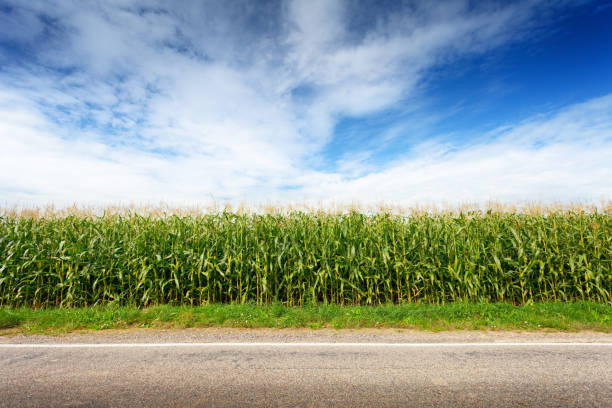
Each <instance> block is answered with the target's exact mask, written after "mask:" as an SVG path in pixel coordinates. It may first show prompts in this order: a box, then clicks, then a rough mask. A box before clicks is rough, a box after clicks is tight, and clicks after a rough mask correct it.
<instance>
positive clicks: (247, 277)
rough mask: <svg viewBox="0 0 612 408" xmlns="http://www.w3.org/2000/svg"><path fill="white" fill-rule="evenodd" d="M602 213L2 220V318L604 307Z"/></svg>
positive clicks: (611, 220) (608, 234) (610, 220)
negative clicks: (124, 312) (67, 312)
mask: <svg viewBox="0 0 612 408" xmlns="http://www.w3.org/2000/svg"><path fill="white" fill-rule="evenodd" d="M610 208H612V207H610ZM610 208H607V209H605V211H603V212H597V211H593V212H585V211H580V210H568V211H554V210H551V211H542V212H541V213H537V212H535V213H534V212H530V213H522V212H510V213H508V212H496V211H486V212H479V211H467V212H463V211H459V212H457V213H427V212H425V213H414V214H411V215H393V214H390V213H386V212H379V213H372V214H370V213H359V212H355V211H351V212H348V213H321V212H311V213H308V212H300V211H298V212H288V213H278V214H253V213H251V214H249V213H237V212H234V213H233V212H227V211H224V212H222V213H213V214H189V215H168V216H166V215H157V216H153V215H138V214H136V213H127V214H103V215H101V216H94V215H88V214H79V215H70V214H69V215H67V216H60V217H56V216H53V215H49V216H44V215H43V216H42V217H39V216H28V215H27V214H26V215H23V214H16V213H10V212H5V214H4V215H0V305H4V306H13V307H20V306H27V307H37V308H39V307H45V308H50V307H83V306H92V305H107V304H117V305H124V306H139V307H141V306H144V307H147V306H151V305H161V304H169V305H189V306H196V305H204V304H214V303H238V304H242V303H257V304H269V303H275V302H276V303H283V304H286V305H288V306H294V305H307V304H310V303H329V304H336V305H356V304H360V305H381V304H382V305H384V304H389V303H395V304H402V303H433V304H436V303H449V302H465V301H470V302H475V303H478V302H491V303H498V302H508V303H512V304H529V303H532V302H554V301H568V302H573V301H576V300H584V301H593V302H600V303H607V304H612V212H611V210H610ZM211 307H217V306H211ZM219 307H221V306H219ZM245 307H246V306H245ZM329 307H330V308H332V306H329ZM381 307H383V309H374V310H385V309H384V307H385V306H381ZM402 307H403V306H402ZM151 310H157V309H155V308H153V309H151ZM190 310H191V309H190ZM193 310H196V309H193ZM206 310H214V309H206ZM223 310H225V309H223ZM228 310H232V309H228ZM262 310H268V309H266V308H263V309H262ZM272 310H274V309H272ZM304 310H308V309H304ZM320 310H322V311H323V310H327V309H320ZM329 310H332V309H329ZM341 310H343V309H341ZM354 310H362V309H354ZM363 310H366V309H363ZM398 310H408V309H401V308H400V309H398ZM363 313H364V315H367V313H366V312H365V311H364V312H363ZM194 319H196V318H195V317H194ZM196 320H197V319H196ZM315 323H316V322H315ZM315 323H313V324H315Z"/></svg>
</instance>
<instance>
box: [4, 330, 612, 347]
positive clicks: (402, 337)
mask: <svg viewBox="0 0 612 408" xmlns="http://www.w3.org/2000/svg"><path fill="white" fill-rule="evenodd" d="M0 334H4V335H2V336H0V344H10V343H13V344H14V343H23V344H36V343H182V342H186V343H189V342H339V343H341V342H385V343H387V342H388V343H393V342H397V343H405V342H410V343H444V342H448V343H455V342H466V343H469V342H605V343H608V342H610V343H612V334H610V333H601V332H595V331H579V332H559V331H503V330H496V331H485V330H470V331H468V330H462V331H459V330H456V331H443V332H427V331H422V330H411V329H383V328H377V329H339V330H335V329H267V328H266V329H236V328H194V329H167V330H160V329H123V330H100V331H83V332H72V333H66V334H54V335H48V334H22V333H11V332H10V331H9V330H5V331H4V332H0Z"/></svg>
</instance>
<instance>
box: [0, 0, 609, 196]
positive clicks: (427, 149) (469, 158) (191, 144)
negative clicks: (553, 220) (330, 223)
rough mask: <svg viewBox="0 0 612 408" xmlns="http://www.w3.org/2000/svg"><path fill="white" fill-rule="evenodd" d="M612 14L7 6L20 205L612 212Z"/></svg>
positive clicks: (287, 6)
mask: <svg viewBox="0 0 612 408" xmlns="http://www.w3.org/2000/svg"><path fill="white" fill-rule="evenodd" d="M610 21H612V1H562V0H559V1H516V2H471V1H441V2H429V1H406V2H400V1H332V0H309V1H270V2H263V1H262V2H252V1H229V2H228V1H205V2H202V1H182V2H161V1H159V2H157V1H140V0H125V1H119V0H112V1H96V2H93V1H92V2H89V1H67V0H66V1H57V2H55V1H37V0H29V1H3V0H0V143H1V145H2V146H3V148H2V149H0V202H4V203H5V204H9V205H12V204H25V205H27V204H45V203H55V204H58V205H64V204H72V203H79V204H107V203H118V202H120V203H128V202H136V203H151V202H152V203H156V202H160V201H166V202H170V203H190V204H199V203H204V202H208V201H210V200H212V199H214V200H217V201H224V200H229V201H234V202H239V201H248V202H255V203H261V202H269V201H271V202H286V201H314V202H326V201H335V202H349V201H350V202H353V201H360V202H380V201H385V202H394V203H401V204H407V205H410V204H418V203H463V202H484V201H488V200H499V201H505V202H517V201H525V200H527V201H559V200H560V201H565V202H568V201H598V200H601V199H605V200H607V199H610V198H611V197H612V182H611V181H610V180H612V164H611V162H612V160H611V158H612V24H610Z"/></svg>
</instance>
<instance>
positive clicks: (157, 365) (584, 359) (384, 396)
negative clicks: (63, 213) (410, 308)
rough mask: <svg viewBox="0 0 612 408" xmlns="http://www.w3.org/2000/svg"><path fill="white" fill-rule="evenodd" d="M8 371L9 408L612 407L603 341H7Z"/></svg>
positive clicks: (197, 337) (4, 380) (610, 341)
mask: <svg viewBox="0 0 612 408" xmlns="http://www.w3.org/2000/svg"><path fill="white" fill-rule="evenodd" d="M237 342H238V343H243V344H237ZM262 342H265V343H266V344H262ZM483 342H484V343H483ZM525 342H528V343H529V344H525ZM564 342H571V343H568V344H559V343H564ZM582 342H586V343H587V344H580V343H582ZM7 343H11V344H10V345H7ZM75 343H79V344H75ZM128 343H129V345H125V344H128ZM198 343H203V344H198ZM227 343H230V344H227ZM288 343H293V344H291V345H289V344H288ZM296 343H300V344H296ZM314 343H317V344H314ZM363 343H367V344H363ZM438 343H440V344H438ZM588 343H590V344H588ZM595 343H597V344H595ZM600 343H606V344H600ZM15 344H17V346H15ZM58 344H60V345H61V346H60V347H58V346H57V345H58ZM92 345H93V346H92ZM0 372H1V375H0V406H2V407H59V406H69V407H120V406H121V407H122V406H130V407H133V406H160V407H162V406H163V407H171V406H180V407H209V406H210V407H234V406H266V407H272V406H279V407H285V406H287V407H289V406H291V407H293V406H305V407H309V406H351V407H355V406H357V407H360V406H363V407H375V406H389V407H409V406H419V407H423V406H425V407H429V406H431V407H439V406H449V407H450V406H452V407H457V406H482V407H493V406H497V407H503V406H508V407H517V406H538V407H572V406H575V407H612V337H611V336H610V335H606V334H591V335H586V336H585V335H580V334H573V335H572V334H568V335H563V334H556V335H533V334H531V335H523V334H520V333H510V334H507V335H504V334H499V333H496V334H492V335H489V334H482V333H480V334H474V333H466V334H462V333H454V334H440V335H436V334H427V335H424V334H420V333H411V332H403V333H402V332H397V333H396V332H391V331H390V332H383V333H382V334H380V335H379V334H378V333H376V332H366V333H365V334H364V333H363V332H349V333H339V334H338V333H335V334H334V333H331V332H307V331H299V332H291V331H283V332H281V334H280V335H279V334H277V333H275V332H272V331H267V332H266V331H264V332H248V331H247V332H244V331H242V332H240V331H228V332H223V331H208V332H207V331H201V332H165V333H161V334H160V333H158V332H150V331H149V332H146V331H139V332H137V333H135V334H134V333H127V334H126V333H121V332H117V333H115V334H103V335H97V334H87V335H73V336H66V337H59V338H57V337H49V336H35V337H1V338H0Z"/></svg>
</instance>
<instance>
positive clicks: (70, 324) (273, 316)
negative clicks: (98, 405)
mask: <svg viewBox="0 0 612 408" xmlns="http://www.w3.org/2000/svg"><path fill="white" fill-rule="evenodd" d="M136 327H145V328H146V327H150V328H177V329H180V328H190V327H237V328H261V327H267V328H312V329H318V328H335V329H344V328H374V327H383V328H385V327H386V328H411V329H421V330H429V331H443V330H560V331H577V330H595V331H601V332H607V333H612V305H610V304H603V303H595V302H550V303H533V304H529V305H523V306H514V305H511V304H508V303H469V302H455V303H447V304H441V305H435V304H425V303H412V304H401V305H397V304H386V305H380V306H339V305H324V304H312V305H305V306H301V307H289V306H285V305H283V304H280V303H279V304H271V305H257V304H210V305H205V306H193V307H192V306H170V305H161V306H152V307H147V308H137V307H130V306H112V305H107V306H94V307H83V308H48V309H32V308H25V307H24V308H12V307H0V334H4V335H6V334H17V333H21V334H35V333H47V334H57V333H67V332H72V331H81V330H103V329H126V328H136Z"/></svg>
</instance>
